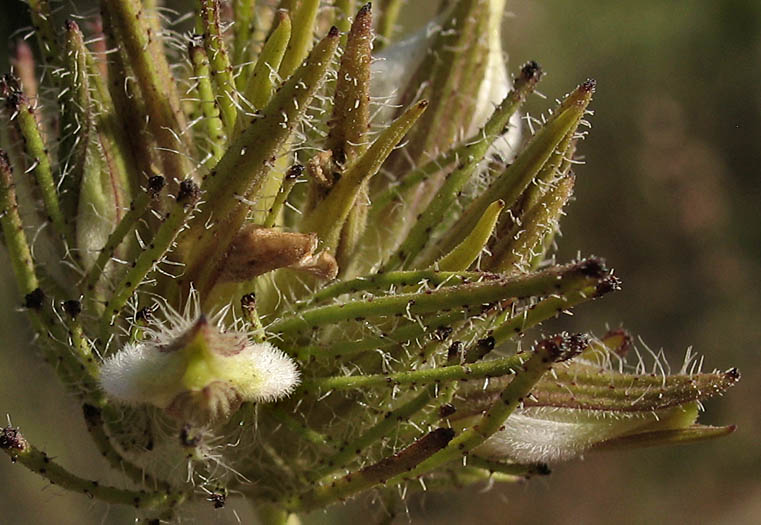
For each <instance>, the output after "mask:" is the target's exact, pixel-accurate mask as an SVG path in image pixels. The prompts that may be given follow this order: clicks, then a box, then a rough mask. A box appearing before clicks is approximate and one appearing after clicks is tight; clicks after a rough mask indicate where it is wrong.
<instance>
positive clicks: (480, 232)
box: [434, 200, 505, 271]
mask: <svg viewBox="0 0 761 525" xmlns="http://www.w3.org/2000/svg"><path fill="white" fill-rule="evenodd" d="M504 207H505V202H504V201H501V200H499V201H494V202H493V203H491V205H490V206H489V207H488V208H486V211H485V212H484V214H483V216H482V217H481V219H480V220H479V221H478V223H477V224H476V227H475V228H473V231H472V232H470V234H469V235H468V236H467V237H465V239H463V241H462V242H461V243H460V244H458V245H457V246H456V247H455V248H454V249H453V250H452V251H451V252H449V253H448V254H446V255H445V256H444V257H442V258H441V259H439V260H438V261H436V262H435V263H434V267H435V268H438V269H439V270H443V271H457V270H467V269H468V268H470V265H471V264H473V262H474V261H475V260H476V259H478V256H479V255H480V254H481V251H482V250H483V249H484V246H486V243H487V241H488V240H489V237H490V236H491V234H492V232H493V231H494V227H495V226H496V225H497V219H499V214H500V213H502V209H503V208H504Z"/></svg>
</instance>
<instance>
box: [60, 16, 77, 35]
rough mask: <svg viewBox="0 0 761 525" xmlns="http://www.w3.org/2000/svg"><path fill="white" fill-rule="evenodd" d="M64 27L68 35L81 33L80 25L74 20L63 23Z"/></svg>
mask: <svg viewBox="0 0 761 525" xmlns="http://www.w3.org/2000/svg"><path fill="white" fill-rule="evenodd" d="M63 27H64V28H65V29H66V31H67V32H68V33H72V32H77V33H78V32H79V24H77V23H76V22H75V21H74V20H71V19H68V20H66V21H65V22H64V23H63Z"/></svg>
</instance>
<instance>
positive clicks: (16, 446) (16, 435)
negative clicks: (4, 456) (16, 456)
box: [0, 426, 29, 450]
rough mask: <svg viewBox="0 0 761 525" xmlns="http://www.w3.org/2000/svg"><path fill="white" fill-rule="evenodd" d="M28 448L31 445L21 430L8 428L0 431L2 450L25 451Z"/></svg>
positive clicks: (0, 446)
mask: <svg viewBox="0 0 761 525" xmlns="http://www.w3.org/2000/svg"><path fill="white" fill-rule="evenodd" d="M28 446H29V443H27V441H26V439H25V438H24V436H23V435H22V434H21V431H20V430H19V429H17V428H14V427H11V426H7V427H5V428H3V429H2V430H0V449H3V450H11V449H13V450H25V449H26V448H27V447H28Z"/></svg>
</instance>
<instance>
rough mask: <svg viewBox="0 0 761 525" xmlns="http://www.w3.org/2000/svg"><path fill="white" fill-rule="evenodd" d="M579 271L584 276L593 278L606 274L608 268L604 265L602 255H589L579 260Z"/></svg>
mask: <svg viewBox="0 0 761 525" xmlns="http://www.w3.org/2000/svg"><path fill="white" fill-rule="evenodd" d="M578 268H579V271H580V272H581V273H582V274H583V275H585V276H586V277H592V278H593V279H602V278H603V277H605V276H606V275H608V273H610V272H609V270H608V267H607V266H606V265H605V259H603V258H602V257H594V256H593V257H589V258H587V259H584V260H583V261H581V262H579V265H578Z"/></svg>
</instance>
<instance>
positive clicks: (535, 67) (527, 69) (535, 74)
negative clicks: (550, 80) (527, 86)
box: [521, 60, 544, 82]
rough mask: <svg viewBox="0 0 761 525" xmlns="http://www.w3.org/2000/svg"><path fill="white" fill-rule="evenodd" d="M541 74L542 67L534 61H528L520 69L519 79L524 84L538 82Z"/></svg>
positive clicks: (542, 72)
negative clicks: (524, 82)
mask: <svg viewBox="0 0 761 525" xmlns="http://www.w3.org/2000/svg"><path fill="white" fill-rule="evenodd" d="M542 74H544V71H542V66H540V65H539V64H538V63H537V62H536V61H534V60H529V61H528V62H526V63H525V64H523V66H522V67H521V79H523V80H525V81H526V82H538V81H539V79H540V78H541V77H542Z"/></svg>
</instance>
